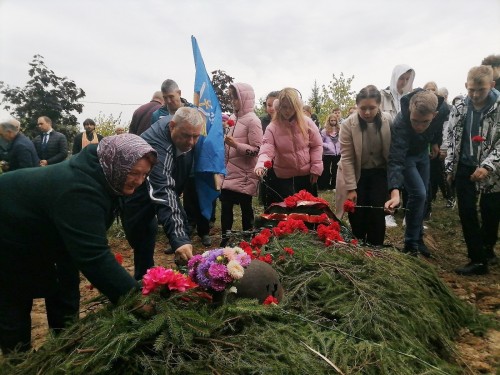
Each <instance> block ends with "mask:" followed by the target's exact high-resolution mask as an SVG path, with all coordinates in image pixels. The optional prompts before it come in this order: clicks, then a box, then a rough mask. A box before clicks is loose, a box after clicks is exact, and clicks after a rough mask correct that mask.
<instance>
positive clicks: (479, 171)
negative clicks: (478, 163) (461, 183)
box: [470, 167, 489, 181]
mask: <svg viewBox="0 0 500 375" xmlns="http://www.w3.org/2000/svg"><path fill="white" fill-rule="evenodd" d="M488 174H489V172H488V170H487V169H486V168H483V167H478V168H476V170H475V171H474V173H473V174H472V175H471V176H470V179H471V181H481V180H484V179H485V178H486V177H488Z"/></svg>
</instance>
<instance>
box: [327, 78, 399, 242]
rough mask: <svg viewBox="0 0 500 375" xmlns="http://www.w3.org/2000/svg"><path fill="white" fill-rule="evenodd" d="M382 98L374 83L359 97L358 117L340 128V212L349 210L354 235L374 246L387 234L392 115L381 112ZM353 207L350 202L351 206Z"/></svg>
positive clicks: (337, 208)
mask: <svg viewBox="0 0 500 375" xmlns="http://www.w3.org/2000/svg"><path fill="white" fill-rule="evenodd" d="M381 100H382V98H381V95H380V91H379V90H377V88H376V87H375V86H373V85H369V86H366V87H365V88H363V89H362V90H361V91H360V92H359V93H358V95H357V96H356V104H357V111H358V115H357V116H350V117H349V118H347V119H346V120H345V121H344V122H343V123H342V127H341V130H340V155H341V157H340V161H339V164H338V171H337V183H336V197H335V199H336V202H335V203H336V215H337V216H338V217H342V215H343V214H344V211H346V208H344V207H345V205H344V202H345V201H346V200H348V201H350V202H352V203H353V204H355V205H358V206H363V207H355V208H354V209H349V211H350V212H349V213H348V215H349V222H350V224H351V228H352V232H353V234H354V236H355V237H356V238H357V239H358V240H360V241H363V242H366V243H369V244H371V245H374V246H379V245H383V243H384V237H385V214H384V210H383V207H384V203H385V201H386V199H387V194H388V193H387V160H388V155H389V147H390V143H391V129H390V125H391V121H392V120H391V116H390V115H388V114H387V113H385V112H381V111H380V102H381ZM350 206H352V204H351V205H349V207H350Z"/></svg>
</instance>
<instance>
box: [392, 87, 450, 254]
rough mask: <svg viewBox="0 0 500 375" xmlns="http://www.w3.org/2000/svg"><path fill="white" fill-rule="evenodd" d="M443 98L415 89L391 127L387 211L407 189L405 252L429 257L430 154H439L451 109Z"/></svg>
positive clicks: (394, 205)
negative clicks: (425, 224) (426, 233)
mask: <svg viewBox="0 0 500 375" xmlns="http://www.w3.org/2000/svg"><path fill="white" fill-rule="evenodd" d="M443 102H444V99H443V98H442V97H438V96H437V95H436V94H435V93H433V92H432V91H426V90H422V89H416V90H415V91H413V92H411V93H409V94H407V95H405V96H404V97H403V98H402V99H401V112H400V113H398V114H397V116H396V118H395V120H394V124H393V126H392V128H391V133H392V134H391V148H390V151H389V162H388V166H387V179H388V186H389V191H390V199H389V200H388V201H387V202H386V203H385V208H386V210H387V211H388V212H394V209H395V208H396V207H397V206H399V203H400V202H399V200H400V199H399V192H400V190H401V188H402V187H403V186H404V187H405V189H406V191H407V192H408V203H407V206H406V209H407V211H406V216H405V217H406V228H405V238H404V242H405V245H404V249H403V252H405V253H409V254H410V255H414V256H416V255H418V253H420V254H422V255H424V256H425V257H430V256H431V254H430V252H429V250H428V249H427V247H426V246H425V244H424V242H423V220H424V210H425V201H426V198H427V189H428V187H429V170H430V161H429V145H430V149H431V151H430V154H431V155H430V156H431V158H435V157H437V156H438V155H439V145H440V144H441V142H442V132H443V123H444V120H445V119H446V116H447V114H448V112H447V111H446V110H444V106H443Z"/></svg>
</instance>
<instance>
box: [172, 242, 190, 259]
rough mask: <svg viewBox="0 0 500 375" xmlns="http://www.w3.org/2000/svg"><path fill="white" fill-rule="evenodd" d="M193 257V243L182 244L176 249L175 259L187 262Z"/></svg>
mask: <svg viewBox="0 0 500 375" xmlns="http://www.w3.org/2000/svg"><path fill="white" fill-rule="evenodd" d="M192 257H193V245H191V244H189V243H188V244H185V245H182V246H181V247H178V248H177V250H175V260H176V262H177V261H180V262H181V263H182V262H187V261H188V260H189V259H191V258H192Z"/></svg>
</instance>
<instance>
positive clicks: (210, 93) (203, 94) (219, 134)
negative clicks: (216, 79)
mask: <svg viewBox="0 0 500 375" xmlns="http://www.w3.org/2000/svg"><path fill="white" fill-rule="evenodd" d="M191 42H192V44H193V56H194V64H195V68H196V77H195V80H194V97H195V98H194V101H193V102H194V104H195V105H196V106H198V108H199V109H200V110H201V111H202V112H203V113H204V114H205V116H206V118H207V125H206V135H205V136H203V137H200V139H199V141H198V143H197V144H196V148H195V170H194V172H195V183H196V192H197V193H198V200H199V202H200V209H201V214H202V215H203V216H204V217H205V218H206V219H207V220H210V217H211V216H212V203H213V202H214V201H215V200H216V199H217V197H218V196H219V194H220V191H219V190H217V189H218V188H219V187H218V186H216V181H217V175H219V174H223V175H225V174H226V168H225V163H224V133H223V129H222V109H221V106H220V103H219V99H217V95H216V94H215V91H214V88H213V86H212V82H211V81H210V77H209V76H208V73H207V70H206V68H205V63H204V62H203V58H202V57H201V53H200V49H199V47H198V42H197V41H196V38H195V37H194V36H191Z"/></svg>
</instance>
